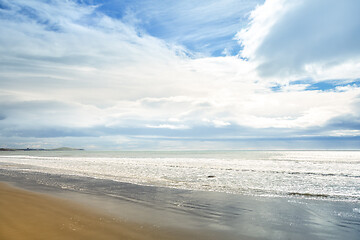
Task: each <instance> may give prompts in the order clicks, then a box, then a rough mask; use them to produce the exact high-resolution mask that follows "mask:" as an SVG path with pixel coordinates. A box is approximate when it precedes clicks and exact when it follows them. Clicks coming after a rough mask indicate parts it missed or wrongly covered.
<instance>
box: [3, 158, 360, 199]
mask: <svg viewBox="0 0 360 240" xmlns="http://www.w3.org/2000/svg"><path fill="white" fill-rule="evenodd" d="M0 168H2V169H7V170H12V169H13V170H15V169H16V170H23V171H29V172H42V173H52V174H68V175H75V176H87V177H92V178H98V179H108V180H114V181H120V182H128V183H135V184H141V185H147V186H162V187H171V188H177V189H188V190H203V191H216V192H226V193H235V194H243V195H251V196H285V197H289V196H290V197H294V198H315V199H330V200H335V201H338V200H340V201H355V202H357V201H360V151H181V152H176V151H174V152H149V151H147V152H145V151H144V152H126V151H124V152H92V151H69V152H45V151H39V152H33V151H23V152H1V153H0Z"/></svg>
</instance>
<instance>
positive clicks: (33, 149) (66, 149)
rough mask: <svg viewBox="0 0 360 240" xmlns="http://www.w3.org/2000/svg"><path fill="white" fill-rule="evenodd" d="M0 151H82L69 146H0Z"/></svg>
mask: <svg viewBox="0 0 360 240" xmlns="http://www.w3.org/2000/svg"><path fill="white" fill-rule="evenodd" d="M0 151H84V149H82V148H70V147H61V148H52V149H45V148H0Z"/></svg>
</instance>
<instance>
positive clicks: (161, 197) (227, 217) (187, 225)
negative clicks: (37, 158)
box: [0, 169, 360, 240]
mask: <svg viewBox="0 0 360 240" xmlns="http://www.w3.org/2000/svg"><path fill="white" fill-rule="evenodd" d="M0 182H7V183H10V184H12V185H13V186H15V187H19V188H21V189H25V190H30V191H32V192H36V193H41V194H46V195H50V196H54V197H57V198H60V199H66V200H67V201H70V202H74V203H75V205H76V204H77V205H79V204H80V205H81V206H85V207H86V209H91V210H96V211H95V212H98V213H100V214H102V215H105V216H109V217H110V218H111V219H112V218H116V219H118V220H120V221H121V222H124V223H134V226H148V227H149V228H150V229H155V230H156V231H155V232H156V233H164V234H165V235H166V234H167V236H166V237H165V238H164V239H254V240H255V239H258V240H260V239H295V240H296V239H299V240H300V239H309V240H315V239H354V240H355V239H357V238H358V236H359V234H360V227H359V226H360V213H358V212H354V209H358V208H359V204H358V202H357V203H356V202H335V201H326V200H311V199H303V198H296V197H293V198H271V197H253V196H242V195H236V194H224V193H217V192H201V191H188V190H179V189H169V188H163V187H149V186H141V185H136V184H130V183H121V182H114V181H110V180H103V179H94V178H88V177H79V176H70V175H56V174H44V173H38V172H27V171H11V170H4V169H1V170H0ZM75 205H74V206H75ZM140 232H141V231H140ZM145 235H146V234H145ZM146 236H147V237H151V236H148V235H146ZM194 236H195V237H194ZM105 239H106V238H105ZM110 239H111V238H110ZM148 239H151V238H148ZM157 239H161V238H159V237H157Z"/></svg>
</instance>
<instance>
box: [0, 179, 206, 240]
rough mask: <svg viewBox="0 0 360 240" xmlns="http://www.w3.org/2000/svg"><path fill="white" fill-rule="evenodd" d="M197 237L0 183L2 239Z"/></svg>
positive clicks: (0, 237) (0, 233) (0, 227)
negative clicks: (100, 212) (130, 220)
mask: <svg viewBox="0 0 360 240" xmlns="http://www.w3.org/2000/svg"><path fill="white" fill-rule="evenodd" d="M198 237H199V236H195V235H193V234H190V233H185V232H184V233H181V232H180V234H179V232H177V233H176V234H174V232H171V231H166V230H164V229H162V230H160V229H157V228H155V227H150V226H142V225H140V224H135V223H128V222H123V221H120V220H118V219H114V218H112V217H110V216H105V215H101V214H99V213H96V212H93V211H91V210H89V209H86V208H84V207H82V206H79V205H76V204H73V203H70V202H68V201H65V200H62V199H57V198H53V197H51V196H47V195H43V194H38V193H33V192H28V191H25V190H20V189H17V188H14V187H11V186H9V185H6V184H3V183H0V239H4V240H18V239H21V240H23V239H27V240H32V239H36V240H41V239H47V240H48V239H67V240H71V239H77V240H80V239H86V240H91V239H149V240H150V239H159V240H161V239H197V238H198ZM200 238H201V237H200Z"/></svg>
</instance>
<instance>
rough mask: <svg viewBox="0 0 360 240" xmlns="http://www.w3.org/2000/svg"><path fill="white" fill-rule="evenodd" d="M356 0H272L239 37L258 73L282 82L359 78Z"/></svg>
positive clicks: (359, 23) (359, 32)
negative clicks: (308, 78) (301, 79)
mask: <svg viewBox="0 0 360 240" xmlns="http://www.w3.org/2000/svg"><path fill="white" fill-rule="evenodd" d="M359 7H360V2H359V1H357V0H347V1H337V0H330V1H329V0H318V1H312V0H302V1H289V0H268V1H266V2H265V4H264V5H262V6H259V7H258V8H257V9H256V10H255V11H253V12H252V14H251V23H250V25H249V26H248V28H246V29H243V30H241V31H240V32H239V33H238V35H237V37H238V39H239V41H240V42H241V43H242V44H243V45H244V50H243V51H242V52H241V55H243V56H244V57H247V58H249V59H250V60H252V61H254V62H256V63H257V64H258V68H257V70H258V72H259V74H260V76H262V77H267V78H277V79H278V81H284V80H285V81H287V80H297V79H300V78H304V77H310V78H313V79H315V80H324V79H334V78H359V77H360V72H359V70H358V69H359V66H358V62H359V60H360V45H359V44H358V43H359V42H360V15H359V14H358V11H357V10H358V9H359Z"/></svg>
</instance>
